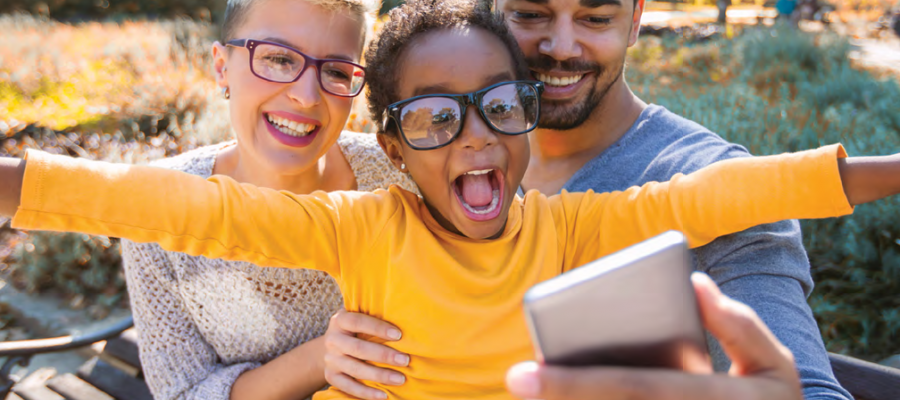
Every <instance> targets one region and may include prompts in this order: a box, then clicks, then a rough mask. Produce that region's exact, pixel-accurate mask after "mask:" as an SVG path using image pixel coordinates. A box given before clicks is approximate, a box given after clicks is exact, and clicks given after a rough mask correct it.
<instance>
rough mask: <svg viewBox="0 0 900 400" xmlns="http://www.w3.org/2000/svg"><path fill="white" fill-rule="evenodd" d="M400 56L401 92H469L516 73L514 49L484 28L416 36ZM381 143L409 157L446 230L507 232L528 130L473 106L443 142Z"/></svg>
mask: <svg viewBox="0 0 900 400" xmlns="http://www.w3.org/2000/svg"><path fill="white" fill-rule="evenodd" d="M398 61H399V62H398V66H399V68H401V69H400V73H399V76H400V79H399V82H398V85H399V87H398V89H399V94H400V98H402V99H407V98H410V97H414V96H420V95H424V94H435V93H445V94H465V93H470V92H474V91H477V90H480V89H483V88H486V87H488V86H490V85H493V84H496V83H500V82H504V81H512V80H515V79H516V76H515V72H514V69H513V61H512V57H511V56H510V52H509V50H508V49H507V48H506V46H504V44H503V42H501V41H500V39H498V38H497V37H496V36H495V35H493V34H491V33H489V32H486V31H484V30H482V29H480V28H460V29H453V30H443V31H436V32H432V33H428V34H426V35H424V36H422V37H419V38H417V39H416V40H415V41H414V42H413V43H411V44H410V47H409V48H408V49H407V50H406V51H405V52H404V53H403V56H402V59H401V60H398ZM484 102H485V103H487V102H488V99H487V98H485V100H484ZM435 118H437V117H435ZM429 122H430V121H429ZM407 136H408V135H407ZM383 146H384V147H385V150H386V151H387V153H388V155H389V156H391V157H392V158H394V160H395V162H397V164H398V165H399V164H400V163H401V162H402V163H405V164H406V166H407V168H408V169H409V172H410V174H411V175H412V177H413V179H414V180H415V181H416V183H417V184H418V186H419V190H420V191H421V192H422V196H423V197H424V198H425V202H426V204H427V205H428V207H429V210H430V211H431V214H432V215H433V216H434V217H435V219H436V220H437V221H438V222H439V223H440V224H441V226H443V227H444V228H445V229H448V230H450V231H451V232H455V233H458V234H461V235H464V236H467V237H470V238H474V239H488V238H494V237H497V236H499V235H500V234H502V233H503V229H504V227H505V226H506V220H507V216H508V214H509V207H510V204H511V203H512V201H513V198H514V196H515V194H516V191H517V190H518V187H519V184H520V182H521V181H522V176H523V175H524V174H525V168H526V167H527V166H528V157H529V147H528V138H527V135H515V136H512V135H505V134H500V133H498V132H496V131H494V130H493V129H491V128H490V127H489V126H488V125H487V123H486V122H485V120H484V119H483V118H482V116H481V114H480V113H479V110H478V109H477V108H475V106H473V105H470V106H468V108H467V109H466V112H465V118H464V119H463V121H462V130H461V131H460V133H459V135H458V136H457V137H456V139H455V140H453V141H452V142H450V143H449V144H448V145H446V146H444V147H440V148H437V149H432V150H416V149H413V148H411V147H410V146H409V144H408V143H407V142H406V141H404V140H403V139H402V138H400V137H399V136H392V137H387V138H384V139H383ZM473 171H480V172H481V173H482V174H483V175H476V174H472V172H473ZM486 171H490V172H488V173H486V174H484V172H486Z"/></svg>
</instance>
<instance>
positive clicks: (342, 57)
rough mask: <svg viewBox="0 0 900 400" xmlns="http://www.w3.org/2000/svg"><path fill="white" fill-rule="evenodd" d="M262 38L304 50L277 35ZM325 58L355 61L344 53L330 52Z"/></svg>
mask: <svg viewBox="0 0 900 400" xmlns="http://www.w3.org/2000/svg"><path fill="white" fill-rule="evenodd" d="M263 40H265V41H267V42H273V43H278V44H283V45H285V46H288V47H292V48H294V49H297V50H300V51H304V50H303V48H302V47H301V46H297V45H295V44H293V43H291V42H289V41H287V40H284V39H282V38H277V37H273V36H270V37H267V38H265V39H263ZM325 58H329V59H334V60H344V61H350V62H356V61H355V60H354V59H353V57H350V56H348V55H346V54H337V53H331V54H328V55H326V56H325Z"/></svg>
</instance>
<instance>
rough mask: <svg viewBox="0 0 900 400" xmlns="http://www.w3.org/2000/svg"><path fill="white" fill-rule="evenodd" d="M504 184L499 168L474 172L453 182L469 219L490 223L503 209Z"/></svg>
mask: <svg viewBox="0 0 900 400" xmlns="http://www.w3.org/2000/svg"><path fill="white" fill-rule="evenodd" d="M503 182H504V181H503V179H502V176H501V173H500V169H499V168H489V169H480V170H473V171H469V172H466V173H465V174H462V175H460V176H459V177H457V178H456V180H454V181H453V191H454V192H455V193H456V198H457V199H458V200H459V204H460V205H461V206H462V208H463V211H465V213H466V216H467V217H468V218H469V219H471V220H474V221H488V220H491V219H494V218H497V216H498V215H500V210H501V209H502V208H503V207H501V205H502V204H503V185H504V183H503Z"/></svg>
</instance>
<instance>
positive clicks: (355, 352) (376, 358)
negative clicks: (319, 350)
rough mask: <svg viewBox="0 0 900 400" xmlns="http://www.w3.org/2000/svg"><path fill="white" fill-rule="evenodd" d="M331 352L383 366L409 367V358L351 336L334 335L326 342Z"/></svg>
mask: <svg viewBox="0 0 900 400" xmlns="http://www.w3.org/2000/svg"><path fill="white" fill-rule="evenodd" d="M325 346H326V347H328V348H329V350H330V351H331V350H333V351H335V352H338V353H341V354H346V355H348V356H350V357H353V358H356V359H359V360H364V361H373V362H377V363H381V364H388V365H394V366H397V367H405V366H407V365H409V356H408V355H406V354H404V353H401V352H399V351H397V350H394V349H392V348H390V347H388V346H385V345H383V344H380V343H373V342H369V341H367V340H363V339H360V338H357V337H355V336H349V335H332V336H329V337H328V338H327V340H326V341H325Z"/></svg>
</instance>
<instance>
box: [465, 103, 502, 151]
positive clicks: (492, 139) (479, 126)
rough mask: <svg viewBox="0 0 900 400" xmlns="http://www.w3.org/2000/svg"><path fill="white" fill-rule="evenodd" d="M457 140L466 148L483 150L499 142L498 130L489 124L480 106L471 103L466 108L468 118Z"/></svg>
mask: <svg viewBox="0 0 900 400" xmlns="http://www.w3.org/2000/svg"><path fill="white" fill-rule="evenodd" d="M457 140H458V141H459V144H460V145H461V146H463V147H464V148H467V149H472V150H481V149H484V148H485V147H488V146H492V145H495V144H497V132H495V131H494V130H493V129H491V127H490V126H488V124H487V122H486V121H485V120H484V118H482V116H481V113H480V112H479V111H478V108H476V107H475V106H474V105H470V106H469V108H468V109H467V110H466V120H465V121H464V123H463V129H462V132H460V133H459V138H458V139H457Z"/></svg>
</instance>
